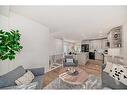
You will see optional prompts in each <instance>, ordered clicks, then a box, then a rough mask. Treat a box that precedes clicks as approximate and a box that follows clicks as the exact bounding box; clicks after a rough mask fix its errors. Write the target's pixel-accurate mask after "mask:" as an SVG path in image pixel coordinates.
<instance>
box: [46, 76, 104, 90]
mask: <svg viewBox="0 0 127 95" xmlns="http://www.w3.org/2000/svg"><path fill="white" fill-rule="evenodd" d="M101 87H102V81H101V77H99V76H95V75H89V78H88V80H87V81H85V82H84V83H83V84H82V85H73V84H69V83H66V82H64V81H63V80H61V79H60V78H57V79H55V80H54V81H52V82H51V83H49V84H48V85H47V86H46V87H44V89H49V90H50V89H51V90H52V89H55V90H61V89H71V90H73V89H101Z"/></svg>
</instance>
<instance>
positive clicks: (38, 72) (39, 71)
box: [28, 68, 44, 76]
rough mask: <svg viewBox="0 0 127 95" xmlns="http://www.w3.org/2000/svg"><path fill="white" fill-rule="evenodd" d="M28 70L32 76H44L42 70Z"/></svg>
mask: <svg viewBox="0 0 127 95" xmlns="http://www.w3.org/2000/svg"><path fill="white" fill-rule="evenodd" d="M28 70H29V71H31V72H32V73H33V74H34V76H40V75H44V68H33V69H28Z"/></svg>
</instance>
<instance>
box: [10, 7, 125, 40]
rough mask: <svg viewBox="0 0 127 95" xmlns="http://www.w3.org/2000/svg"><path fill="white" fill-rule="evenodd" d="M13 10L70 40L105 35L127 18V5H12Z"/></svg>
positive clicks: (58, 36) (58, 35)
mask: <svg viewBox="0 0 127 95" xmlns="http://www.w3.org/2000/svg"><path fill="white" fill-rule="evenodd" d="M11 11H13V12H15V13H18V14H20V15H23V16H26V17H29V18H31V19H33V20H35V21H37V22H39V23H41V24H43V25H45V26H47V27H49V29H50V32H51V33H52V35H53V36H55V37H57V38H64V39H67V40H71V41H81V40H83V39H91V38H100V37H105V36H106V34H107V32H108V31H109V30H110V29H111V28H113V27H115V26H118V25H122V24H124V23H125V21H127V7H126V6H11Z"/></svg>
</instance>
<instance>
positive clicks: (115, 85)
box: [102, 64, 127, 89]
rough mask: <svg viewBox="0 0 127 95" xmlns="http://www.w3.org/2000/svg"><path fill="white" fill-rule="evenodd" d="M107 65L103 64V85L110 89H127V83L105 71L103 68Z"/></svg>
mask: <svg viewBox="0 0 127 95" xmlns="http://www.w3.org/2000/svg"><path fill="white" fill-rule="evenodd" d="M105 67H106V64H103V65H102V87H103V88H104V87H107V88H110V89H127V85H124V84H123V83H121V82H119V81H117V80H115V79H114V78H112V77H110V76H109V74H108V73H107V72H104V71H103V69H104V68H105Z"/></svg>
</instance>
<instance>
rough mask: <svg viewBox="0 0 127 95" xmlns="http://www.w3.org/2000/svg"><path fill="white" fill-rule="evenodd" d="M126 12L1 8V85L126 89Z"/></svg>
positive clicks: (121, 9)
mask: <svg viewBox="0 0 127 95" xmlns="http://www.w3.org/2000/svg"><path fill="white" fill-rule="evenodd" d="M126 16H127V7H126V6H0V30H1V31H0V33H1V34H0V37H1V38H0V39H1V41H0V43H1V46H0V49H1V51H0V53H1V54H0V59H1V62H0V63H1V64H0V89H44V90H46V89H127V82H126V78H127V77H126V76H127V73H126V71H127V70H126V61H127V52H126V47H127V43H126V35H127V34H126V30H127V18H126ZM11 29H13V31H12V30H11ZM17 30H18V32H17ZM9 31H10V32H11V33H12V34H13V33H16V34H15V35H18V33H19V35H18V36H19V39H18V42H17V43H18V44H17V45H18V47H16V48H17V49H18V50H16V49H15V48H13V47H14V46H13V44H14V43H13V44H12V47H11V46H10V44H8V43H10V40H9V41H8V42H7V43H4V42H6V41H5V39H4V37H6V36H7V35H9V34H8V32H9ZM6 34H7V35H6ZM2 37H3V38H2ZM7 37H10V36H7ZM14 37H15V36H14ZM3 39H4V40H3ZM8 39H10V38H8ZM8 39H7V40H8ZM14 41H15V39H14ZM3 43H4V44H5V45H4V46H6V47H7V49H9V53H11V54H8V51H7V50H6V48H5V47H2V46H3ZM7 45H8V46H7ZM8 47H10V48H11V49H13V50H10V48H8ZM3 48H4V49H3ZM2 50H3V51H4V52H3V51H2ZM12 51H15V52H14V53H12ZM6 53H7V54H8V55H7V54H6ZM5 55H7V56H5ZM116 69H117V71H116ZM111 70H112V71H111ZM121 70H122V71H121ZM116 72H117V73H116Z"/></svg>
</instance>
